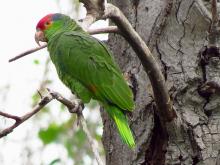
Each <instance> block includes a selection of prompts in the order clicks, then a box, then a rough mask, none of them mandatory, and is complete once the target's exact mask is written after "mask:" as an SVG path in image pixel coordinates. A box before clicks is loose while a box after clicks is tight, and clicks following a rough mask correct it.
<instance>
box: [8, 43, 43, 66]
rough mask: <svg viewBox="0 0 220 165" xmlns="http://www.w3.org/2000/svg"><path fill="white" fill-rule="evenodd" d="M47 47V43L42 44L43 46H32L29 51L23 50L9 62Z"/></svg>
mask: <svg viewBox="0 0 220 165" xmlns="http://www.w3.org/2000/svg"><path fill="white" fill-rule="evenodd" d="M46 47H47V44H44V45H41V46H39V47H36V48H32V49H30V50H27V51H25V52H23V53H21V54H19V55H17V56H15V57H13V58H11V59H9V60H8V62H12V61H15V60H17V59H19V58H21V57H24V56H27V55H29V54H31V53H34V52H36V51H38V50H41V49H43V48H46Z"/></svg>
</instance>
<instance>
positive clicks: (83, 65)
mask: <svg viewBox="0 0 220 165" xmlns="http://www.w3.org/2000/svg"><path fill="white" fill-rule="evenodd" d="M35 40H36V42H37V43H38V44H39V41H41V42H47V43H48V46H47V47H48V51H49V53H50V58H51V60H52V62H53V63H54V65H55V67H56V70H57V73H58V76H59V78H60V79H61V80H62V82H63V83H64V84H65V85H66V86H67V87H68V88H69V89H70V90H71V91H72V92H73V93H74V94H76V95H77V97H79V98H80V99H81V100H82V102H83V103H88V102H89V101H90V100H91V99H94V100H97V101H99V103H100V105H101V106H103V107H104V109H105V110H106V111H107V113H108V114H109V115H110V117H111V118H112V119H113V120H114V122H115V124H116V126H117V128H118V132H119V134H120V136H121V139H122V141H123V142H124V143H126V144H127V145H128V146H129V147H130V148H133V147H134V146H135V141H134V138H133V135H132V132H131V130H130V128H129V125H128V122H127V118H126V115H125V113H126V111H132V110H133V109H134V101H133V94H132V91H131V89H130V88H129V86H128V85H127V83H126V81H125V79H124V77H123V75H122V73H121V71H120V69H119V67H118V65H117V64H116V63H115V62H114V60H113V57H112V55H111V52H110V51H109V50H108V48H107V47H106V46H105V44H104V43H102V42H101V41H99V40H98V39H96V38H94V37H92V36H91V35H89V34H88V33H86V32H85V31H84V30H83V29H82V28H81V27H80V26H79V25H78V24H77V23H76V22H75V21H74V20H72V19H71V18H70V17H69V16H66V15H63V14H60V13H55V14H48V15H46V16H45V17H43V18H42V19H41V20H40V21H39V22H38V24H37V26H36V33H35Z"/></svg>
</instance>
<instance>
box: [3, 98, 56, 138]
mask: <svg viewBox="0 0 220 165" xmlns="http://www.w3.org/2000/svg"><path fill="white" fill-rule="evenodd" d="M51 100H53V97H52V96H51V95H47V96H45V97H43V98H42V99H41V101H40V102H39V103H38V104H37V105H36V106H35V107H34V108H33V110H32V111H31V112H28V113H27V114H25V115H23V116H21V117H19V116H14V115H10V114H7V113H4V112H0V116H4V117H7V118H11V119H14V120H15V123H14V124H13V125H12V126H10V127H8V128H6V129H4V130H2V131H1V132H0V138H2V137H4V136H6V135H7V134H9V133H11V132H12V131H13V130H14V128H16V127H18V126H19V125H20V124H22V123H23V122H25V121H26V120H27V119H29V118H30V117H32V116H33V115H35V114H36V113H37V112H39V111H40V110H41V109H42V108H43V107H44V106H45V105H47V104H48V103H49V102H50V101H51Z"/></svg>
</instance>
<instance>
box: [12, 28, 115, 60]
mask: <svg viewBox="0 0 220 165" xmlns="http://www.w3.org/2000/svg"><path fill="white" fill-rule="evenodd" d="M88 33H89V34H91V35H92V34H100V33H119V31H118V28H117V27H116V26H109V27H106V28H99V29H91V30H88ZM46 47H47V44H44V45H42V46H40V47H36V48H32V49H30V50H27V51H25V52H23V53H21V54H19V55H17V56H15V57H13V58H11V59H9V62H13V61H15V60H17V59H19V58H22V57H24V56H27V55H29V54H31V53H34V52H36V51H38V50H41V49H43V48H46Z"/></svg>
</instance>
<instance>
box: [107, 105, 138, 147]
mask: <svg viewBox="0 0 220 165" xmlns="http://www.w3.org/2000/svg"><path fill="white" fill-rule="evenodd" d="M105 110H106V111H107V112H108V114H109V115H110V116H111V118H112V119H113V120H114V122H115V124H116V126H117V128H118V132H119V134H120V136H121V139H122V141H123V142H124V143H126V144H127V145H128V146H129V147H130V148H134V147H135V141H134V138H133V135H132V132H131V130H130V128H129V125H128V121H127V118H126V116H125V115H124V114H123V112H122V111H121V110H120V109H119V108H117V107H115V106H105Z"/></svg>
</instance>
